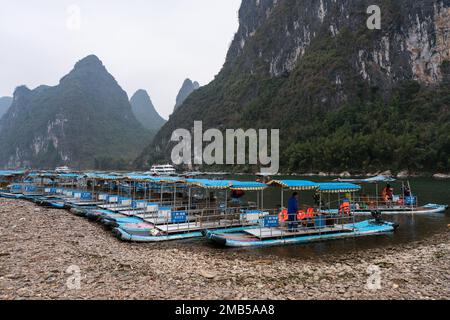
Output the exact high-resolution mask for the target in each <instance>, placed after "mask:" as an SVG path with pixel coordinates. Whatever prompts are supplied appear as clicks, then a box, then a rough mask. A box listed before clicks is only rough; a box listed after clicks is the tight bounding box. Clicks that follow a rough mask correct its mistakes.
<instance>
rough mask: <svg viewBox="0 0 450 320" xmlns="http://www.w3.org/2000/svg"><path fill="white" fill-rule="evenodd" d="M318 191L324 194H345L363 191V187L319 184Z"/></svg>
mask: <svg viewBox="0 0 450 320" xmlns="http://www.w3.org/2000/svg"><path fill="white" fill-rule="evenodd" d="M318 185H319V188H318V191H319V192H322V193H345V192H355V191H359V190H361V186H358V185H356V184H353V183H343V182H325V183H319V184H318Z"/></svg>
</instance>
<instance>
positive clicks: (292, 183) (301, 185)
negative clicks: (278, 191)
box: [268, 180, 319, 191]
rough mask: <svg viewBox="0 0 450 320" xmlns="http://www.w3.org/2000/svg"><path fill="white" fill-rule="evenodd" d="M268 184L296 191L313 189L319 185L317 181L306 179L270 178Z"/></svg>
mask: <svg viewBox="0 0 450 320" xmlns="http://www.w3.org/2000/svg"><path fill="white" fill-rule="evenodd" d="M268 184H269V185H271V186H277V187H283V188H287V189H290V190H297V191H303V190H315V189H317V188H318V187H319V186H318V184H317V183H315V182H312V181H308V180H272V181H270V182H269V183H268Z"/></svg>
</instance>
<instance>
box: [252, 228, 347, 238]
mask: <svg viewBox="0 0 450 320" xmlns="http://www.w3.org/2000/svg"><path fill="white" fill-rule="evenodd" d="M353 231H354V230H353V228H350V227H348V226H344V225H336V226H334V227H326V228H321V229H301V228H300V229H296V230H292V231H289V230H286V229H281V228H255V229H246V230H244V232H246V233H248V234H250V235H252V236H254V237H257V238H259V239H271V238H281V237H292V236H307V235H315V234H325V233H332V232H353Z"/></svg>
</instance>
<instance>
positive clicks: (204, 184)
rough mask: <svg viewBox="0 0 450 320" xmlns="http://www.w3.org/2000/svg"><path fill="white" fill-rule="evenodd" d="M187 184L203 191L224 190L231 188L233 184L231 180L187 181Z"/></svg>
mask: <svg viewBox="0 0 450 320" xmlns="http://www.w3.org/2000/svg"><path fill="white" fill-rule="evenodd" d="M186 182H187V183H188V184H191V185H195V186H198V187H200V188H203V189H216V190H220V189H222V190H224V189H228V188H230V186H231V185H232V184H233V181H231V180H210V179H186Z"/></svg>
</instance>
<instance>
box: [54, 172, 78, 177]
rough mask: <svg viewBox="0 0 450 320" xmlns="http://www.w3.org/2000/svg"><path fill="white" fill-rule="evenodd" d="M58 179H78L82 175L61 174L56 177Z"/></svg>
mask: <svg viewBox="0 0 450 320" xmlns="http://www.w3.org/2000/svg"><path fill="white" fill-rule="evenodd" d="M58 176H59V177H60V178H79V177H81V176H82V175H80V174H78V173H61V174H59V175H58Z"/></svg>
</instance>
